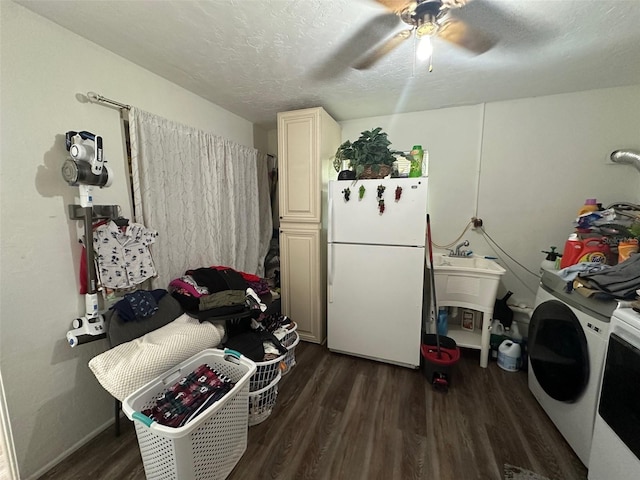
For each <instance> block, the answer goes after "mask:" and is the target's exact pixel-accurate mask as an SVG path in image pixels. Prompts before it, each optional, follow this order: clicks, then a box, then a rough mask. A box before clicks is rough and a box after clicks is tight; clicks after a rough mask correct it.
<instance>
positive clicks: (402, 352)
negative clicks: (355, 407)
mask: <svg viewBox="0 0 640 480" xmlns="http://www.w3.org/2000/svg"><path fill="white" fill-rule="evenodd" d="M328 197H329V212H328V213H329V215H328V226H327V243H328V250H327V261H328V265H327V284H328V285H327V346H328V348H329V349H330V350H331V351H334V352H339V353H346V354H350V355H355V356H359V357H365V358H370V359H374V360H379V361H382V362H386V363H392V364H396V365H402V366H406V367H411V368H416V367H418V366H419V365H420V341H421V339H420V336H421V326H422V318H423V308H422V307H423V284H424V272H425V244H426V230H427V220H426V219H427V178H425V177H420V178H391V179H377V180H358V181H333V182H329V192H328Z"/></svg>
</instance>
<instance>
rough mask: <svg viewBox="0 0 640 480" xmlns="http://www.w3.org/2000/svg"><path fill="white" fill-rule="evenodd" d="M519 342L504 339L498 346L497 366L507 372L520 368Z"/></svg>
mask: <svg viewBox="0 0 640 480" xmlns="http://www.w3.org/2000/svg"><path fill="white" fill-rule="evenodd" d="M520 354H521V351H520V344H518V343H515V342H513V341H511V340H505V341H504V342H502V343H501V344H500V347H498V366H499V367H500V368H502V369H503V370H506V371H508V372H517V371H518V370H520Z"/></svg>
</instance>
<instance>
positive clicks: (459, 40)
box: [354, 0, 496, 70]
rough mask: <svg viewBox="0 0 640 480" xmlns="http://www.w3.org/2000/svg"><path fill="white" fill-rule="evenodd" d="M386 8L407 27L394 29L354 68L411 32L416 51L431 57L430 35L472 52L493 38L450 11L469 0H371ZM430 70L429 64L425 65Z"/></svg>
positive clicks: (378, 56) (369, 63)
mask: <svg viewBox="0 0 640 480" xmlns="http://www.w3.org/2000/svg"><path fill="white" fill-rule="evenodd" d="M374 1H376V2H378V3H380V4H382V5H383V6H385V7H386V8H387V9H388V10H389V14H388V15H396V16H398V17H399V18H400V20H402V21H403V22H404V23H406V24H407V25H408V26H409V27H410V28H407V29H405V30H402V31H400V32H398V33H396V34H395V35H394V36H393V37H391V38H389V39H388V40H386V41H385V42H384V43H382V44H381V45H379V46H378V47H376V48H374V49H373V50H372V51H371V52H370V53H368V54H366V55H365V56H364V57H363V58H362V59H360V60H359V61H357V63H356V64H355V65H354V68H356V69H358V70H365V69H368V68H371V67H372V66H373V65H374V64H375V63H376V62H377V61H378V60H380V59H381V58H382V57H384V56H385V55H387V54H388V53H390V52H391V51H392V50H394V49H396V48H397V47H398V46H400V45H401V44H402V43H403V42H404V41H405V40H407V39H409V38H411V36H412V34H413V35H414V36H415V38H416V41H419V44H418V46H417V49H416V50H417V51H416V54H417V56H419V57H422V58H430V57H431V39H432V38H434V37H438V38H441V39H443V40H446V41H448V42H450V43H453V44H455V45H458V46H460V47H462V48H465V49H467V50H469V51H471V52H473V53H475V54H481V53H484V52H486V51H487V50H489V49H491V48H492V47H493V46H494V45H495V43H496V39H495V38H494V37H493V36H492V35H489V34H487V33H485V32H483V31H481V30H479V29H477V28H473V27H471V26H470V25H468V24H467V23H465V22H463V21H462V20H460V19H457V18H455V17H454V16H453V15H452V14H451V13H450V12H451V11H452V10H456V9H459V8H462V7H464V6H465V5H466V4H467V3H469V2H471V1H472V0H374ZM429 69H430V70H431V66H429Z"/></svg>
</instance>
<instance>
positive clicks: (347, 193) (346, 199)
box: [342, 187, 351, 202]
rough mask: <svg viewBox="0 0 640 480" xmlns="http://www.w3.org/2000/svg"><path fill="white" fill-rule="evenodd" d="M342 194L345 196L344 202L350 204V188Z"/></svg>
mask: <svg viewBox="0 0 640 480" xmlns="http://www.w3.org/2000/svg"><path fill="white" fill-rule="evenodd" d="M342 194H343V195H344V201H345V202H348V201H349V197H351V189H350V188H349V187H347V188H345V189H344V190H342Z"/></svg>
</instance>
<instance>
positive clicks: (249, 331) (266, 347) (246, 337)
mask: <svg viewBox="0 0 640 480" xmlns="http://www.w3.org/2000/svg"><path fill="white" fill-rule="evenodd" d="M226 330H227V338H226V340H225V342H224V346H225V347H227V348H231V349H232V350H236V351H238V352H240V353H242V354H243V355H244V356H245V357H247V358H250V359H251V360H253V361H254V362H268V361H270V360H274V359H276V358H278V357H279V356H281V355H284V354H286V353H287V349H286V347H284V346H283V345H282V344H281V343H280V340H278V338H277V337H276V336H275V335H274V334H273V333H272V332H270V331H268V330H267V329H266V328H264V327H263V326H262V325H261V324H260V323H259V322H257V321H256V320H254V319H251V318H241V319H231V320H227V328H226Z"/></svg>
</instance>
